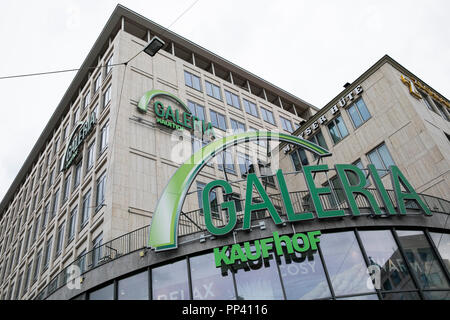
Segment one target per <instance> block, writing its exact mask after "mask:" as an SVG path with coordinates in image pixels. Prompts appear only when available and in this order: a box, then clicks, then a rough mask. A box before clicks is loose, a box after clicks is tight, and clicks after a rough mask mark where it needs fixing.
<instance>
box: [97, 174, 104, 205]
mask: <svg viewBox="0 0 450 320" xmlns="http://www.w3.org/2000/svg"><path fill="white" fill-rule="evenodd" d="M105 187H106V173H104V174H103V175H102V176H101V177H100V178H99V179H98V180H97V197H96V199H95V207H96V211H98V210H100V208H101V207H102V205H103V204H104V202H105Z"/></svg>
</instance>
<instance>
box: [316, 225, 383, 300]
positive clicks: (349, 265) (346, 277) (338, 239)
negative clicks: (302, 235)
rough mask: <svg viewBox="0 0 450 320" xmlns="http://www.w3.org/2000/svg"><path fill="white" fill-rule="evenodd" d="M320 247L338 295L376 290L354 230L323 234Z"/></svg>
mask: <svg viewBox="0 0 450 320" xmlns="http://www.w3.org/2000/svg"><path fill="white" fill-rule="evenodd" d="M320 248H321V249H322V253H323V257H324V259H325V264H326V266H327V269H328V273H329V275H330V278H331V283H332V285H333V288H334V292H335V293H336V295H347V294H353V293H364V292H373V291H374V289H373V286H372V287H371V286H369V285H368V284H369V283H370V284H371V280H370V277H369V274H368V272H367V266H366V263H365V261H364V258H363V256H362V253H361V251H360V248H359V246H358V243H357V241H356V237H355V235H354V233H353V232H351V231H348V232H339V233H326V234H323V235H322V236H321V240H320Z"/></svg>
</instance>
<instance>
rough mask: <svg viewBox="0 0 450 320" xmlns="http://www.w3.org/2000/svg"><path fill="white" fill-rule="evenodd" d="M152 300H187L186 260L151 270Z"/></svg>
mask: <svg viewBox="0 0 450 320" xmlns="http://www.w3.org/2000/svg"><path fill="white" fill-rule="evenodd" d="M152 289H153V300H188V299H189V287H188V275H187V267H186V260H181V261H178V262H174V263H171V264H167V265H165V266H161V267H158V268H155V269H153V270H152Z"/></svg>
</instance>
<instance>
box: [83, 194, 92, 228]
mask: <svg viewBox="0 0 450 320" xmlns="http://www.w3.org/2000/svg"><path fill="white" fill-rule="evenodd" d="M90 206H91V191H90V190H89V191H88V192H87V193H86V194H85V195H84V197H83V214H82V215H81V228H82V227H84V226H85V225H86V223H87V222H88V221H89V213H90V211H91V208H90Z"/></svg>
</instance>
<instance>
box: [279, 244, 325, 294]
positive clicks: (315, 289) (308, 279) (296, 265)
mask: <svg viewBox="0 0 450 320" xmlns="http://www.w3.org/2000/svg"><path fill="white" fill-rule="evenodd" d="M280 262H281V263H280V273H281V278H282V279H283V285H284V290H285V292H286V298H287V299H288V300H311V299H321V298H327V297H331V292H330V288H329V287H328V283H327V279H326V276H325V271H324V269H323V265H322V261H321V260H320V255H319V252H318V251H314V252H312V251H310V252H308V253H307V254H306V255H305V254H303V255H302V254H300V253H297V252H295V254H292V255H288V254H287V253H286V254H285V255H284V256H283V257H281V258H280Z"/></svg>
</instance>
